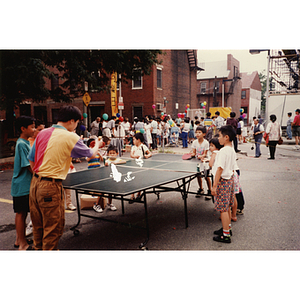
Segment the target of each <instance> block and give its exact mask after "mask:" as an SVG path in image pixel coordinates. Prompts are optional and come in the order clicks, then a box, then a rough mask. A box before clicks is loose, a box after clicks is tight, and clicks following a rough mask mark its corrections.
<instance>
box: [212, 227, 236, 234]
mask: <svg viewBox="0 0 300 300" xmlns="http://www.w3.org/2000/svg"><path fill="white" fill-rule="evenodd" d="M229 233H230V236H232V230H231V229H230V230H229ZM214 234H216V235H219V236H220V235H223V227H222V228H220V229H219V230H215V231H214Z"/></svg>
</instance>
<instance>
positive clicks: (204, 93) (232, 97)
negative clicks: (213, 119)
mask: <svg viewBox="0 0 300 300" xmlns="http://www.w3.org/2000/svg"><path fill="white" fill-rule="evenodd" d="M202 67H204V69H205V71H203V72H200V73H199V74H198V75H197V99H198V106H200V105H201V103H204V102H206V103H207V104H206V110H207V111H208V110H209V108H210V107H220V106H224V107H231V109H232V111H234V112H236V114H238V112H239V110H240V107H241V91H242V82H241V80H240V79H241V78H240V72H239V70H240V62H239V61H238V60H237V59H235V58H234V57H233V56H232V55H231V54H228V55H227V61H217V62H208V63H205V66H202Z"/></svg>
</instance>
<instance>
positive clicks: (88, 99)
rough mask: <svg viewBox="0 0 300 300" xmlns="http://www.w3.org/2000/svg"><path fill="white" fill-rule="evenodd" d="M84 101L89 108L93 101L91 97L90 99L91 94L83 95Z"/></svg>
mask: <svg viewBox="0 0 300 300" xmlns="http://www.w3.org/2000/svg"><path fill="white" fill-rule="evenodd" d="M82 100H83V102H84V104H85V106H88V105H89V103H90V101H91V97H90V95H89V93H87V92H86V93H85V94H84V95H83V97H82Z"/></svg>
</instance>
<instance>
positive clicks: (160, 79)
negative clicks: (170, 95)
mask: <svg viewBox="0 0 300 300" xmlns="http://www.w3.org/2000/svg"><path fill="white" fill-rule="evenodd" d="M156 71H157V72H156V73H157V88H158V89H162V69H156Z"/></svg>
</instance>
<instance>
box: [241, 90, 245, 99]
mask: <svg viewBox="0 0 300 300" xmlns="http://www.w3.org/2000/svg"><path fill="white" fill-rule="evenodd" d="M241 98H242V99H246V91H242V97H241Z"/></svg>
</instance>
